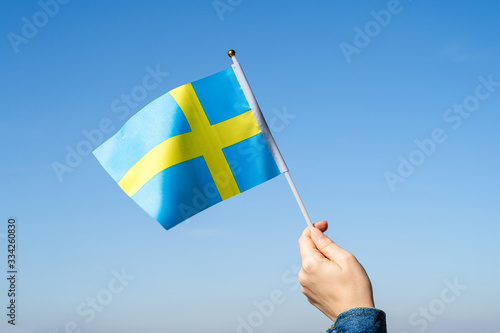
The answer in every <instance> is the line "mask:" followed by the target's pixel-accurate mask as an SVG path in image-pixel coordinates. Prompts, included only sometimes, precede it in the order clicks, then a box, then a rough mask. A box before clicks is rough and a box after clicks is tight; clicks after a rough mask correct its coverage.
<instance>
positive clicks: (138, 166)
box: [94, 68, 280, 229]
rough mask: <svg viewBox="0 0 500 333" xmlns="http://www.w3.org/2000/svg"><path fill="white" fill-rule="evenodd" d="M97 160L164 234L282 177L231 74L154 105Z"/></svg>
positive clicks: (186, 87) (105, 145) (182, 89)
mask: <svg viewBox="0 0 500 333" xmlns="http://www.w3.org/2000/svg"><path fill="white" fill-rule="evenodd" d="M94 155H95V156H96V158H97V159H98V160H99V162H100V163H101V165H102V166H103V167H104V169H105V170H106V171H107V172H108V173H109V174H110V175H111V177H112V178H113V179H114V180H115V181H116V182H117V183H118V185H119V186H120V187H121V188H122V190H123V191H124V192H125V193H126V194H127V195H128V196H130V197H131V198H132V199H133V200H134V201H135V202H136V203H137V204H138V205H139V206H140V207H142V208H143V209H144V210H145V211H146V212H147V213H149V214H150V215H151V216H152V217H153V218H155V219H156V220H157V221H158V222H160V224H161V225H162V226H163V227H164V228H166V229H170V228H172V227H173V226H175V225H177V224H179V223H180V222H182V221H184V220H185V219H187V218H189V217H191V216H193V215H195V214H197V213H199V212H200V211H202V210H204V209H206V208H208V207H210V206H212V205H215V204H216V203H218V202H221V201H223V200H226V199H228V198H231V197H233V196H235V195H237V194H239V193H241V192H244V191H246V190H248V189H250V188H252V187H254V186H256V185H259V184H261V183H263V182H265V181H267V180H269V179H271V178H273V177H275V176H277V175H279V174H280V171H279V169H278V167H277V165H276V161H275V160H274V158H273V156H272V154H271V152H270V150H269V147H268V145H267V143H266V139H265V138H264V135H263V133H262V130H261V128H260V127H259V125H258V123H257V120H256V118H255V116H254V113H253V112H252V110H251V108H250V106H249V103H248V101H247V99H246V98H245V95H244V93H243V91H242V88H241V86H240V84H239V83H238V80H237V78H236V76H235V73H234V70H233V68H228V69H226V70H224V71H221V72H219V73H216V74H214V75H211V76H209V77H206V78H204V79H201V80H198V81H195V82H192V83H188V84H186V85H183V86H180V87H178V88H175V89H173V90H171V91H170V92H168V93H166V94H165V95H163V96H161V97H159V98H158V99H156V100H154V101H153V102H151V103H150V104H148V105H147V106H146V107H144V108H143V109H142V110H140V111H139V112H137V114H135V115H134V116H133V117H132V118H130V119H129V120H128V121H127V123H126V124H125V125H124V126H123V127H122V128H121V129H120V130H119V131H118V133H116V134H115V135H114V136H113V137H111V138H110V139H109V140H108V141H106V142H104V143H103V144H102V145H101V146H99V147H98V148H97V149H96V150H95V151H94Z"/></svg>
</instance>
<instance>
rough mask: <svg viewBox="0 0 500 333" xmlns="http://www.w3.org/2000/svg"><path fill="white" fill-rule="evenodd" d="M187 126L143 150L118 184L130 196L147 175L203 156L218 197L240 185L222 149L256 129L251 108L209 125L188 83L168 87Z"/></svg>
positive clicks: (246, 136) (147, 178)
mask: <svg viewBox="0 0 500 333" xmlns="http://www.w3.org/2000/svg"><path fill="white" fill-rule="evenodd" d="M170 95H172V97H173V98H174V99H175V101H176V102H177V104H178V105H179V106H180V108H181V110H182V112H183V113H184V115H185V116H186V119H187V121H188V123H189V126H190V127H191V132H188V133H184V134H180V135H177V136H174V137H171V138H169V139H167V140H165V141H163V142H162V143H160V144H158V145H157V146H156V147H154V148H153V149H151V150H150V151H149V152H147V153H146V155H144V156H143V157H142V158H141V159H140V160H139V161H138V162H137V163H136V164H134V166H132V168H130V170H128V171H127V173H126V174H125V176H123V178H122V179H121V180H120V181H119V182H118V185H119V186H120V187H121V188H122V189H123V190H124V191H125V193H127V194H128V195H129V196H133V195H134V194H135V193H137V191H139V189H140V188H141V187H142V186H144V185H145V184H146V183H147V182H148V181H149V180H150V179H151V178H153V177H154V176H155V175H157V174H158V173H160V172H161V171H163V170H165V169H167V168H170V167H171V166H174V165H176V164H179V163H182V162H186V161H189V160H192V159H194V158H197V157H200V156H203V157H204V159H205V162H206V163H207V166H208V169H209V171H210V174H211V175H212V178H213V180H214V182H215V185H216V186H217V189H218V190H219V194H220V196H221V198H222V200H225V199H228V198H230V197H232V196H234V195H236V194H238V193H240V189H239V188H238V184H237V183H236V180H235V179H234V175H233V173H232V171H231V168H230V167H229V164H228V162H227V160H226V158H225V156H224V153H223V152H222V149H223V148H225V147H228V146H231V145H234V144H235V143H238V142H241V141H243V140H246V139H248V138H250V137H252V136H254V135H256V134H258V133H260V132H261V131H260V128H259V125H258V124H257V121H256V120H255V117H254V115H253V112H252V110H249V111H247V112H245V113H243V114H240V115H238V116H236V117H233V118H230V119H228V120H225V121H223V122H220V123H218V124H214V125H211V124H210V122H209V121H208V118H207V115H206V114H205V110H203V107H202V106H201V103H200V101H199V99H198V96H197V95H196V92H195V90H194V89H193V86H192V84H191V83H189V84H186V85H184V86H181V87H178V88H176V89H174V90H172V91H170Z"/></svg>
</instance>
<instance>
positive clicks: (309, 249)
mask: <svg viewBox="0 0 500 333" xmlns="http://www.w3.org/2000/svg"><path fill="white" fill-rule="evenodd" d="M314 226H315V227H317V228H318V229H320V230H326V229H328V223H327V222H326V221H321V222H317V223H315V224H314ZM299 248H300V256H301V257H302V262H304V261H305V260H306V259H307V258H311V257H313V258H318V259H322V258H324V257H325V256H324V255H322V254H321V252H319V251H318V249H317V248H316V245H314V242H313V241H312V240H311V229H309V227H306V228H305V229H304V231H303V232H302V236H300V238H299Z"/></svg>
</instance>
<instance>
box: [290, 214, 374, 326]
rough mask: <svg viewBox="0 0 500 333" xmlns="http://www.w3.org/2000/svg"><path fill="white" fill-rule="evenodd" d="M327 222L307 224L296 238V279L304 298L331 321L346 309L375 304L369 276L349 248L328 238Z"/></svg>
mask: <svg viewBox="0 0 500 333" xmlns="http://www.w3.org/2000/svg"><path fill="white" fill-rule="evenodd" d="M326 229H328V223H327V222H326V221H321V222H318V223H315V224H314V228H313V229H312V231H311V230H310V229H309V228H306V229H305V230H304V232H303V233H302V236H300V238H299V247H300V255H301V257H302V269H301V270H300V272H299V282H300V284H301V285H302V293H303V294H304V295H306V297H307V300H308V301H309V302H310V303H311V304H312V305H314V306H315V307H317V308H318V309H319V310H320V311H321V312H323V313H324V314H325V315H326V316H327V317H329V318H330V319H331V320H332V321H335V319H336V318H337V316H338V315H339V314H340V313H342V312H344V311H347V310H349V309H352V308H356V307H372V308H373V307H375V305H374V302H373V292H372V285H371V283H370V279H369V278H368V275H367V274H366V272H365V270H364V268H363V266H361V264H360V263H359V262H358V260H357V259H356V258H355V257H354V255H352V254H351V253H350V252H348V251H346V250H344V249H343V248H341V247H340V246H338V245H337V244H335V243H334V242H333V241H332V240H331V239H330V238H328V237H327V236H326V235H325V234H323V232H324V231H326Z"/></svg>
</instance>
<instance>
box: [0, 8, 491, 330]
mask: <svg viewBox="0 0 500 333" xmlns="http://www.w3.org/2000/svg"><path fill="white" fill-rule="evenodd" d="M0 6H1V10H0V27H1V29H0V35H2V36H3V37H2V47H1V48H0V59H1V64H2V71H1V73H2V74H1V76H0V80H1V81H2V85H1V86H2V89H1V91H0V100H1V101H2V103H1V105H2V106H1V113H0V115H1V116H0V117H1V118H0V119H1V122H0V133H1V134H0V135H1V140H0V147H1V152H2V163H1V164H0V170H1V178H0V180H1V183H0V189H1V190H0V200H1V201H0V202H1V205H0V213H1V214H0V219H1V224H0V237H1V238H0V242H1V244H0V249H1V251H3V253H0V258H2V259H1V260H0V269H1V270H2V272H5V271H6V256H7V252H6V246H7V245H6V239H5V236H6V230H7V219H8V217H10V216H14V217H16V218H17V220H18V235H17V236H18V248H17V252H18V253H17V255H18V268H19V276H18V281H17V282H18V286H17V287H18V296H19V297H18V300H17V311H18V312H17V315H18V317H17V325H16V328H12V327H10V325H8V324H7V323H6V321H7V317H6V316H5V313H4V312H6V310H5V307H6V306H7V302H8V299H7V288H8V286H7V281H6V280H5V279H2V281H3V282H0V305H1V306H0V308H2V309H4V310H2V311H1V312H2V313H0V315H1V316H0V318H3V319H2V320H1V322H0V331H2V332H36V333H55V332H57V333H60V332H79V331H81V332H89V333H90V332H110V333H113V332H120V333H123V332H151V333H156V332H200V331H203V332H206V333H231V332H240V333H241V332H244V333H249V332H256V333H258V332H273V333H285V332H287V333H288V332H294V333H295V332H297V333H299V332H323V331H324V330H326V328H327V327H328V326H329V325H331V322H330V320H329V319H328V318H326V317H325V316H324V315H323V314H322V313H320V312H319V311H318V310H316V309H315V308H314V307H312V306H311V305H310V304H309V303H308V302H307V300H306V298H305V297H304V296H303V295H302V294H301V293H300V289H299V288H297V281H296V274H297V272H298V267H299V266H300V257H299V250H298V245H297V239H298V237H299V235H300V233H301V232H302V230H303V228H305V226H306V224H305V222H304V220H303V218H302V216H301V213H300V211H299V209H298V207H297V204H296V203H295V201H294V198H293V195H292V193H291V191H290V189H289V188H288V185H287V183H286V180H285V178H284V177H283V176H280V177H278V178H275V179H273V180H271V181H269V182H267V183H265V184H263V185H260V186H258V187H257V188H254V189H252V190H250V191H248V192H245V193H243V194H242V195H239V196H237V197H234V198H231V199H230V200H227V201H225V202H223V203H220V204H218V205H216V206H214V207H212V208H210V209H208V210H206V211H204V212H202V213H200V214H198V215H196V216H195V217H194V218H192V219H190V220H189V221H187V222H184V223H182V224H180V225H178V226H176V227H174V228H173V229H171V230H169V231H165V230H164V229H163V228H162V227H161V226H160V225H159V224H158V223H157V222H156V221H154V220H153V219H152V218H150V217H149V216H148V215H147V214H146V213H145V212H144V211H142V209H141V208H139V207H138V206H137V205H136V204H135V203H134V202H133V201H132V200H130V198H128V197H127V196H126V195H125V194H124V193H123V191H122V190H121V189H120V188H119V187H118V186H117V185H116V183H115V182H114V181H113V180H112V179H111V177H110V176H109V175H108V174H107V173H106V172H105V171H104V169H103V168H102V167H101V166H100V165H99V163H98V162H97V160H96V159H95V158H94V157H93V156H92V155H89V154H88V153H89V151H90V150H92V149H94V148H95V147H96V146H97V145H99V144H100V143H101V142H103V141H104V140H105V139H107V138H109V137H111V136H112V135H113V134H114V133H115V132H116V131H117V130H118V129H119V128H120V127H121V126H122V125H123V124H124V123H125V121H126V120H127V119H128V118H130V116H132V115H133V114H134V113H135V112H137V111H139V110H140V109H141V108H142V107H143V106H145V105H146V104H148V103H149V102H151V101H152V100H154V99H155V98H157V97H159V96H161V95H163V94H164V93H166V92H167V91H169V90H171V89H173V88H175V87H177V86H179V85H182V84H185V83H188V82H191V81H194V80H197V79H200V78H202V77H205V76H208V75H210V74H213V73H215V72H218V71H220V70H223V69H225V68H228V67H229V66H230V64H231V60H230V59H229V58H228V57H227V51H228V50H229V49H230V48H234V49H235V50H236V51H237V55H238V59H239V61H240V63H241V64H242V66H243V68H244V70H245V71H246V74H247V77H248V79H249V81H250V84H251V85H252V87H253V89H254V93H255V95H256V97H257V99H258V101H259V103H260V105H261V108H262V110H263V112H264V114H265V116H266V117H267V119H268V122H269V123H270V127H271V130H273V132H274V136H275V139H276V141H277V143H278V145H279V147H280V148H281V151H282V153H283V155H284V157H285V159H286V161H287V163H288V166H289V168H290V170H291V174H292V175H293V177H294V179H295V182H296V184H297V186H298V188H299V191H300V193H301V195H302V197H303V199H304V202H305V204H306V206H307V208H308V210H309V212H310V215H311V217H312V219H313V220H315V221H318V220H321V219H327V220H328V221H329V223H330V229H331V230H329V231H328V232H327V234H328V235H329V236H330V237H331V238H333V239H334V240H336V241H337V242H338V244H340V245H341V246H343V247H345V248H346V249H348V250H350V251H351V252H353V253H354V254H355V255H356V256H357V257H358V259H359V260H360V261H361V262H362V263H363V265H364V266H365V268H366V270H367V271H368V273H369V275H370V277H371V280H372V283H373V286H374V292H375V302H376V305H377V306H378V307H379V308H381V309H383V310H385V311H386V312H387V315H388V325H389V329H390V331H391V332H397V333H403V332H407V333H413V332H484V333H490V332H491V333H495V332H499V331H500V319H499V316H498V313H499V312H500V305H499V304H498V299H499V298H500V285H499V284H498V280H499V276H500V259H499V258H500V257H499V254H500V242H499V241H498V235H499V233H500V223H499V222H500V201H499V187H500V177H498V170H499V169H500V157H499V151H500V134H499V133H500V132H499V131H498V128H499V126H500V114H499V111H500V67H499V65H498V59H499V57H500V44H499V31H500V23H499V20H498V12H499V10H500V4H498V3H497V2H493V1H486V0H482V1H451V0H446V1H439V2H436V1H424V0H413V1H411V0H401V1H400V2H397V1H370V2H368V1H340V0H338V1H331V0H329V1H260V0H259V1H255V0H254V1H250V0H244V1H242V0H220V1H215V2H214V1H212V0H206V1H78V0H71V1H67V0H65V1H63V0H60V2H57V5H55V2H54V1H53V0H41V2H37V1H31V0H30V1H13V0H7V1H3V2H2V4H1V5H0ZM152 72H153V73H155V74H154V75H152V74H151V73H152ZM148 75H149V77H148ZM145 78H146V79H147V83H148V84H146V85H145V84H144V79H145ZM151 78H154V79H153V80H151ZM146 88H147V89H146ZM127 96H131V97H128V100H127ZM89 133H91V134H92V135H91V134H89ZM87 136H91V138H92V140H93V141H90V140H89V139H88V138H87ZM55 165H57V166H59V168H57V169H55ZM62 165H64V166H65V167H61V166H62ZM55 170H56V171H55ZM57 170H59V171H58V172H57ZM61 170H62V171H61ZM116 276H118V277H119V278H117V277H116ZM276 295H279V297H277V296H276ZM93 299H95V301H94V300H93ZM273 301H274V303H272V302H273ZM270 302H271V303H270ZM270 304H272V306H271V305H270Z"/></svg>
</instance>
